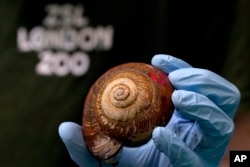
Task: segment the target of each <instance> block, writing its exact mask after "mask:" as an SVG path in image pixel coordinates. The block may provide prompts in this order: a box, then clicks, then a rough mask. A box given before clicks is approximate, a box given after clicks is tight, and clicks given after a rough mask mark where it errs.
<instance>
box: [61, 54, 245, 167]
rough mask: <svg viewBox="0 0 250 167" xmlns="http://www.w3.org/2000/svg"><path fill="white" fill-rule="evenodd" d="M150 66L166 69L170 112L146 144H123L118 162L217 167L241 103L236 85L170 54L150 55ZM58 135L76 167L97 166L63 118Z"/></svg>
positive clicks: (126, 166)
mask: <svg viewBox="0 0 250 167" xmlns="http://www.w3.org/2000/svg"><path fill="white" fill-rule="evenodd" d="M152 65H153V66H155V67H157V68H159V69H161V70H162V71H164V72H166V73H169V79H170V82H171V83H172V85H173V86H174V88H175V91H174V93H173V94H172V101H173V104H174V106H175V111H174V114H173V116H172V118H171V120H170V122H169V123H168V125H167V126H166V127H157V128H155V129H154V131H153V134H152V139H151V140H150V141H149V142H148V143H146V144H144V145H142V146H140V147H135V148H129V147H123V150H122V152H121V154H120V155H119V165H118V166H122V167H123V166H124V167H130V166H131V167H162V166H175V167H196V166H199V167H203V166H204V167H213V166H218V165H219V162H220V160H221V158H222V157H223V155H224V153H225V151H226V147H227V145H228V142H229V140H230V138H231V135H232V133H233V130H234V124H233V121H232V119H233V117H234V115H235V113H236V110H237V107H238V104H239V101H240V93H239V91H238V89H237V88H236V87H235V86H234V85H233V84H231V83H229V82H228V81H226V80H225V79H223V78H222V77H220V76H218V75H217V74H215V73H213V72H210V71H208V70H204V69H197V68H192V67H191V66H190V65H189V64H188V63H186V62H184V61H182V60H180V59H177V58H175V57H172V56H169V55H156V56H154V57H153V59H152ZM59 134H60V136H61V138H62V140H63V142H64V143H65V145H66V148H67V150H68V151H69V154H70V156H71V158H72V159H73V160H74V161H75V162H76V163H77V164H78V165H79V166H82V167H99V166H100V164H99V162H98V161H97V160H96V159H95V158H94V157H93V156H92V155H91V154H90V153H89V151H88V150H87V148H86V145H85V143H84V140H83V137H82V130H81V126H80V125H77V124H75V123H72V122H64V123H62V124H61V125H60V127H59ZM102 166H103V167H104V166H111V165H108V164H105V163H102Z"/></svg>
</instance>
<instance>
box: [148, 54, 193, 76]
mask: <svg viewBox="0 0 250 167" xmlns="http://www.w3.org/2000/svg"><path fill="white" fill-rule="evenodd" d="M151 64H152V65H153V66H155V67H156V68H159V69H160V70H162V71H164V72H165V73H170V72H172V71H174V70H177V69H180V68H190V67H192V66H191V65H189V64H188V63H187V62H185V61H183V60H181V59H178V58H176V57H173V56H170V55H164V54H158V55H155V56H154V57H153V58H152V60H151Z"/></svg>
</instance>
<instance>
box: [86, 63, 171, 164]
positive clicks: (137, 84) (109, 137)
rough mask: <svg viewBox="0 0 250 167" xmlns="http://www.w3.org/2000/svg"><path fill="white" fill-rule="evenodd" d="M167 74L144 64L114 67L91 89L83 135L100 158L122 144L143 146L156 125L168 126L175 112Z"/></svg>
mask: <svg viewBox="0 0 250 167" xmlns="http://www.w3.org/2000/svg"><path fill="white" fill-rule="evenodd" d="M172 92H173V87H172V86H171V84H170V82H169V80H168V77H167V74H165V73H163V72H162V71H160V70H158V69H156V68H154V67H153V66H151V65H148V64H144V63H126V64H122V65H119V66H116V67H113V68H111V69H110V70H108V71H107V72H106V73H104V74H103V75H102V76H101V77H100V78H99V79H98V80H97V81H96V82H95V83H94V84H93V85H92V87H91V88H90V90H89V93H88V95H87V97H86V100H85V104H84V108H83V119H82V123H83V137H84V140H85V143H86V145H87V147H88V149H89V150H90V152H91V153H92V154H93V155H94V156H96V157H97V158H98V159H100V160H108V159H110V158H112V157H113V156H114V155H116V154H117V153H118V152H119V150H120V149H121V148H122V146H139V145H141V144H143V143H145V142H147V141H148V140H149V139H150V138H151V134H152V131H153V129H154V128H155V127H156V126H165V125H166V124H167V122H168V121H169V120H170V118H171V116H172V113H173V105H172V102H171V94H172Z"/></svg>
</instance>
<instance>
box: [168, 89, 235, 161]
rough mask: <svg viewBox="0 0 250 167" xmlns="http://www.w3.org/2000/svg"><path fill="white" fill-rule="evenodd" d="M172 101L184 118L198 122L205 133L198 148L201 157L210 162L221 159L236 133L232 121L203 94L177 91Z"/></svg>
mask: <svg viewBox="0 0 250 167" xmlns="http://www.w3.org/2000/svg"><path fill="white" fill-rule="evenodd" d="M172 101H173V104H174V105H175V108H176V110H177V111H178V112H179V113H180V114H181V115H182V116H183V117H185V118H187V119H190V120H195V121H197V122H198V125H199V126H198V128H200V129H201V130H202V131H203V136H204V137H203V138H202V141H201V143H200V144H199V146H198V147H199V151H198V152H199V153H200V155H204V156H202V157H204V158H206V159H209V161H216V160H218V159H220V158H221V157H222V156H223V155H224V153H225V149H226V146H227V144H228V142H229V139H230V137H231V135H232V133H233V131H234V123H233V121H232V119H231V118H230V117H229V116H227V115H226V114H225V113H224V112H223V111H222V110H221V109H220V108H219V107H218V106H217V105H216V104H214V103H213V102H212V101H211V100H210V99H208V98H207V97H206V96H204V95H202V94H198V93H195V92H191V91H186V90H176V91H174V93H173V94H172ZM211 155H212V156H211Z"/></svg>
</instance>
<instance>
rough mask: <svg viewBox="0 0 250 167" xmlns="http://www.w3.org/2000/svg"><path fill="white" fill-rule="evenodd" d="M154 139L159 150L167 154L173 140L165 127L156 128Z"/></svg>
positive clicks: (153, 134)
mask: <svg viewBox="0 0 250 167" xmlns="http://www.w3.org/2000/svg"><path fill="white" fill-rule="evenodd" d="M152 139H153V141H154V143H155V145H156V147H157V149H158V150H159V151H161V152H164V153H166V149H167V148H168V143H171V140H172V133H171V132H170V131H169V130H168V129H166V128H164V127H156V128H155V129H154V130H153V133H152Z"/></svg>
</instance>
